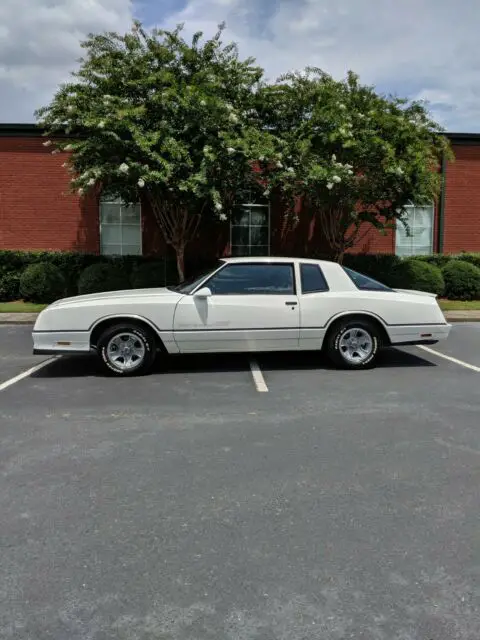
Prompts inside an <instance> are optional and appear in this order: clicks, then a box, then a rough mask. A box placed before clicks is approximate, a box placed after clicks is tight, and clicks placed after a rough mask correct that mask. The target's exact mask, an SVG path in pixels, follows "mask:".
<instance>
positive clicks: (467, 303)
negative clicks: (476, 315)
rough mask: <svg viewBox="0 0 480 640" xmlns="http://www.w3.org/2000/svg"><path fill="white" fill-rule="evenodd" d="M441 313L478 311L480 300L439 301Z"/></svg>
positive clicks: (479, 309)
mask: <svg viewBox="0 0 480 640" xmlns="http://www.w3.org/2000/svg"><path fill="white" fill-rule="evenodd" d="M438 302H439V304H440V306H441V307H442V309H443V311H480V300H439V301H438Z"/></svg>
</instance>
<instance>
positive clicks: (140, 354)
mask: <svg viewBox="0 0 480 640" xmlns="http://www.w3.org/2000/svg"><path fill="white" fill-rule="evenodd" d="M145 354H146V349H145V344H144V343H143V341H142V340H140V338H139V337H138V335H136V334H135V333H131V332H129V331H124V332H122V333H117V334H116V335H114V336H113V337H112V338H111V339H110V340H109V342H108V344H107V349H106V356H107V359H108V360H109V361H110V363H111V364H112V365H113V366H114V367H115V368H117V369H120V370H121V371H130V370H131V369H136V368H137V367H139V366H141V364H142V363H143V361H144V360H145Z"/></svg>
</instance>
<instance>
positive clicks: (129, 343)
mask: <svg viewBox="0 0 480 640" xmlns="http://www.w3.org/2000/svg"><path fill="white" fill-rule="evenodd" d="M97 350H98V354H99V356H100V358H101V361H102V363H103V365H104V367H105V368H106V369H107V371H108V372H111V373H114V374H115V375H117V376H134V375H141V374H144V373H147V372H148V371H149V370H150V369H151V368H152V365H153V362H154V360H155V351H156V349H155V339H154V337H153V335H152V333H151V332H150V331H148V330H147V329H144V328H143V327H140V326H138V325H135V324H131V325H130V324H121V325H120V324H119V325H116V326H114V327H110V328H109V329H106V330H105V331H104V332H103V333H102V335H101V336H100V339H99V341H98V345H97Z"/></svg>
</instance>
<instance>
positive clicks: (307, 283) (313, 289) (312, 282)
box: [300, 263, 328, 293]
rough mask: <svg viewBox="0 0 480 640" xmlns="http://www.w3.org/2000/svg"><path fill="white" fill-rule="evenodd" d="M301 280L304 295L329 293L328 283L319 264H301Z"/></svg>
mask: <svg viewBox="0 0 480 640" xmlns="http://www.w3.org/2000/svg"><path fill="white" fill-rule="evenodd" d="M300 280H301V282H302V293H318V292H320V291H328V284H327V281H326V280H325V276H324V275H323V273H322V270H321V269H320V267H319V265H318V264H307V263H303V264H301V265H300Z"/></svg>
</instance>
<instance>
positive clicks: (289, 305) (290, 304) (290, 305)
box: [285, 302, 298, 307]
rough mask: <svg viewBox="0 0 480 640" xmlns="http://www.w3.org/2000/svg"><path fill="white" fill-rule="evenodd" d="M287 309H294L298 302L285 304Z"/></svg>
mask: <svg viewBox="0 0 480 640" xmlns="http://www.w3.org/2000/svg"><path fill="white" fill-rule="evenodd" d="M285 304H286V305H287V306H288V307H296V306H297V304H298V302H285Z"/></svg>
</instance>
